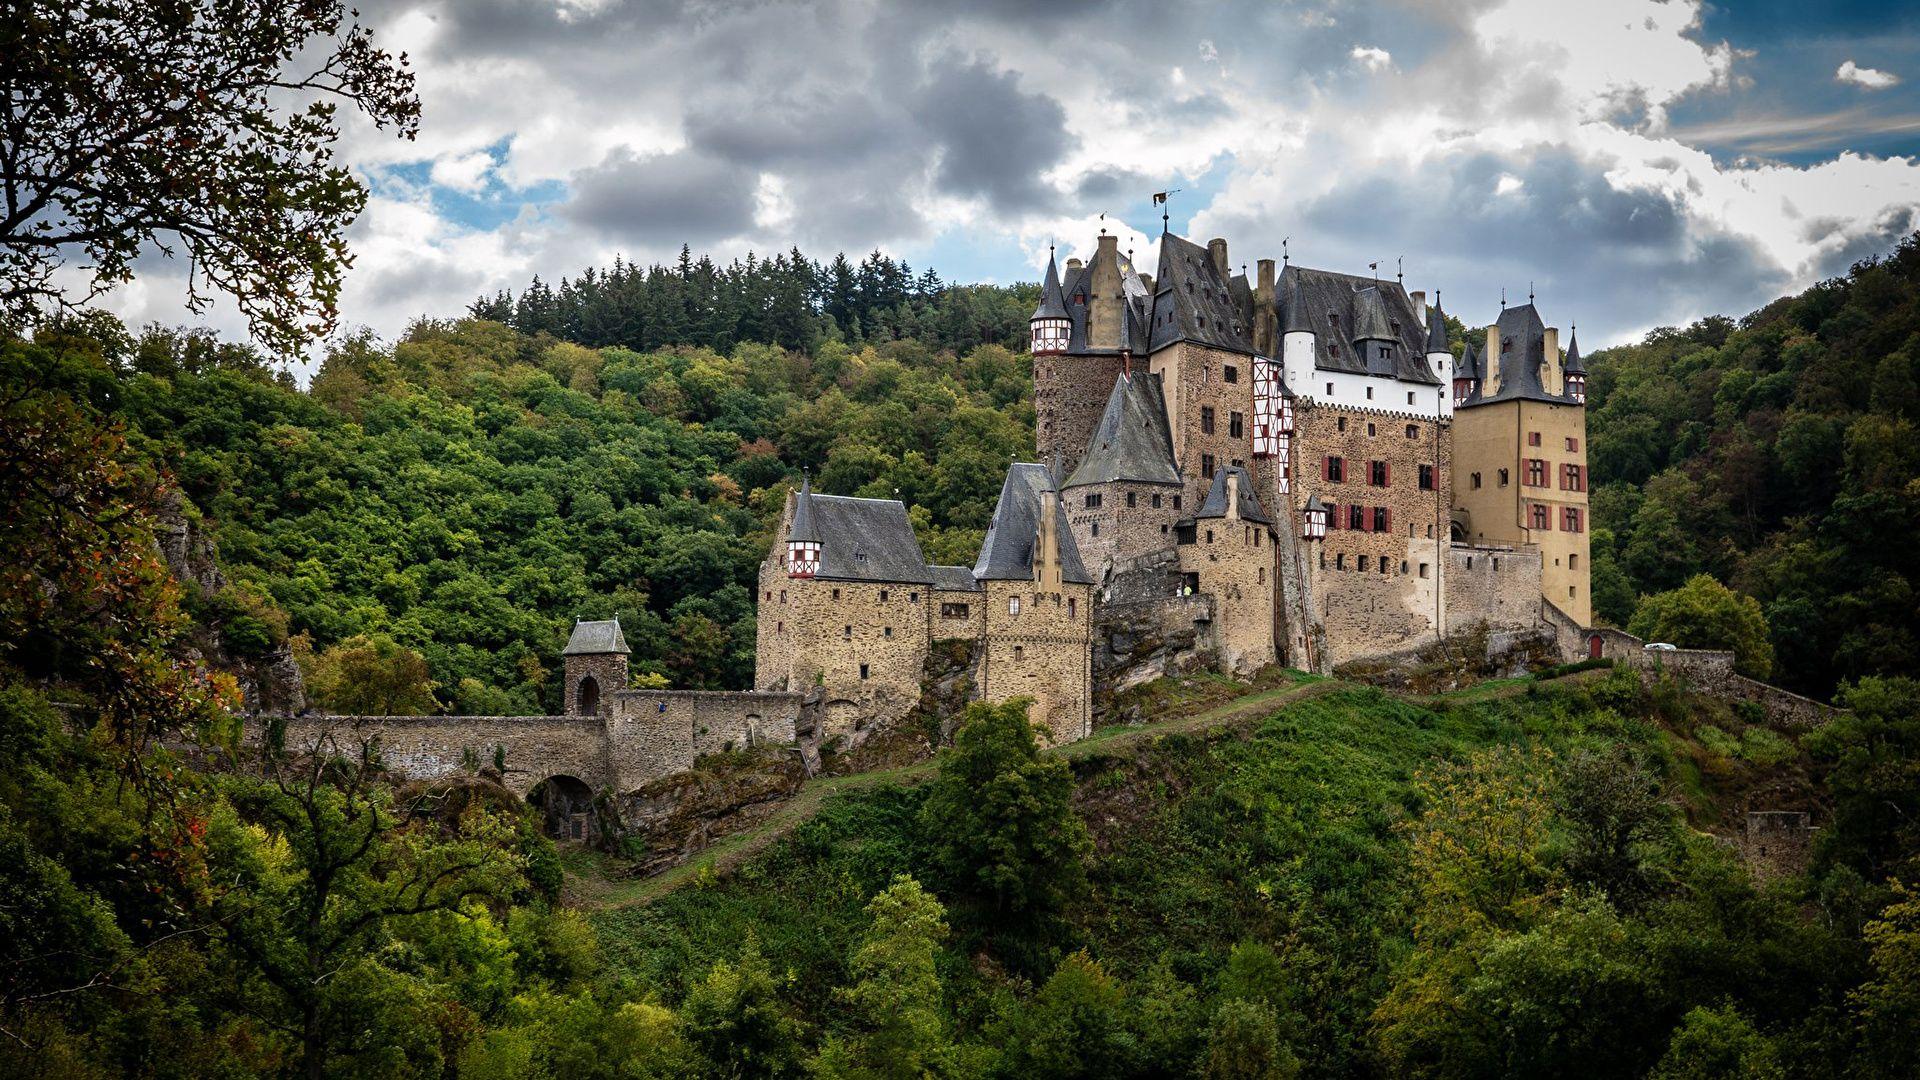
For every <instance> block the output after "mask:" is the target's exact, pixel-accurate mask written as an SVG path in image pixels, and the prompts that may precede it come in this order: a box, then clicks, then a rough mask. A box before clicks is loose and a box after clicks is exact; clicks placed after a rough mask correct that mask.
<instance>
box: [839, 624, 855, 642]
mask: <svg viewBox="0 0 1920 1080" xmlns="http://www.w3.org/2000/svg"><path fill="white" fill-rule="evenodd" d="M840 636H841V637H843V638H845V639H846V640H848V641H852V640H853V627H852V626H850V625H849V626H843V627H841V628H840Z"/></svg>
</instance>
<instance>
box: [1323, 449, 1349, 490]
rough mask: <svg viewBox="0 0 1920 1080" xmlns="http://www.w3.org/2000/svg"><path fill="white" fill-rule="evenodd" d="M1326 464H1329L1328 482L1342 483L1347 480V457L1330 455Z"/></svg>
mask: <svg viewBox="0 0 1920 1080" xmlns="http://www.w3.org/2000/svg"><path fill="white" fill-rule="evenodd" d="M1326 465H1327V482H1328V483H1332V484H1341V483H1345V482H1346V479H1347V459H1346V458H1340V457H1331V456H1329V457H1328V458H1327V461H1326Z"/></svg>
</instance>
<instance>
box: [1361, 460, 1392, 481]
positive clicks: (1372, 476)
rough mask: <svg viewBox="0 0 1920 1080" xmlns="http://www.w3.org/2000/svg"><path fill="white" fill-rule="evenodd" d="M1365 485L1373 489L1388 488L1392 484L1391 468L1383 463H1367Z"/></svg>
mask: <svg viewBox="0 0 1920 1080" xmlns="http://www.w3.org/2000/svg"><path fill="white" fill-rule="evenodd" d="M1367 483H1368V484H1370V485H1372V486H1373V487H1389V486H1391V485H1392V484H1393V466H1391V465H1388V464H1387V463H1386V462H1384V461H1369V462H1367Z"/></svg>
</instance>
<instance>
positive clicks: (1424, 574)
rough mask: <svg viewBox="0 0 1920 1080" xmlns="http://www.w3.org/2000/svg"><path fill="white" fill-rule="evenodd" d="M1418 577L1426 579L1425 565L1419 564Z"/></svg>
mask: <svg viewBox="0 0 1920 1080" xmlns="http://www.w3.org/2000/svg"><path fill="white" fill-rule="evenodd" d="M1420 576H1421V577H1426V576H1427V564H1426V563H1421V564H1420Z"/></svg>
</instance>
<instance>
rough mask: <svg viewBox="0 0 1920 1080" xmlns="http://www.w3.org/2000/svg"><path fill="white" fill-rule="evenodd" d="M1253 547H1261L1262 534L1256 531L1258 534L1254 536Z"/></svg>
mask: <svg viewBox="0 0 1920 1080" xmlns="http://www.w3.org/2000/svg"><path fill="white" fill-rule="evenodd" d="M1253 546H1254V547H1259V546H1260V533H1259V532H1258V531H1256V532H1255V533H1254V534H1253Z"/></svg>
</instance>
